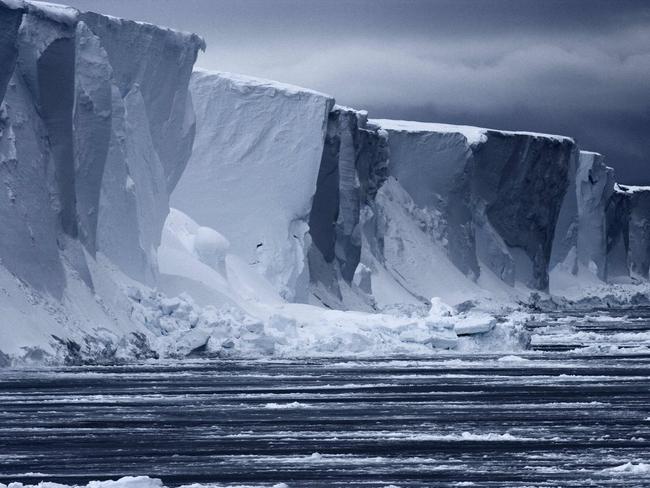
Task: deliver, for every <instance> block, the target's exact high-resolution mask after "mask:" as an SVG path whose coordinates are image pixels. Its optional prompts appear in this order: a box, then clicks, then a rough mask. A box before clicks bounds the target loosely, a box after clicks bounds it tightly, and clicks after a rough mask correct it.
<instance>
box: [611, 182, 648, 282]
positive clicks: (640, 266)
mask: <svg viewBox="0 0 650 488" xmlns="http://www.w3.org/2000/svg"><path fill="white" fill-rule="evenodd" d="M612 207H613V209H612V214H613V215H611V216H610V220H611V227H612V229H611V233H610V235H609V237H610V239H611V241H612V242H611V247H612V249H611V251H610V255H611V258H610V259H612V260H615V262H616V263H619V261H620V260H621V255H622V254H624V250H621V249H620V246H621V243H622V244H623V246H625V244H627V253H626V254H627V268H628V270H629V272H630V274H631V275H632V276H633V277H636V278H643V279H648V271H649V269H650V187H641V186H628V185H616V193H615V197H614V201H613V202H612ZM616 224H618V225H616ZM621 224H622V225H621ZM626 232H627V236H626V235H625V234H626ZM621 234H622V235H621ZM626 237H627V239H626ZM617 238H618V239H617ZM617 240H618V241H621V242H617ZM617 244H618V247H619V249H618V250H617ZM623 249H624V248H623ZM619 266H620V264H619Z"/></svg>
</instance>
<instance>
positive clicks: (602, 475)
mask: <svg viewBox="0 0 650 488" xmlns="http://www.w3.org/2000/svg"><path fill="white" fill-rule="evenodd" d="M619 315H620V314H619ZM547 318H548V320H549V321H550V322H549V323H543V322H539V321H538V322H536V323H532V324H531V326H530V329H531V331H532V332H533V335H534V340H533V341H532V345H531V350H530V351H529V352H527V353H526V354H517V355H512V356H503V355H471V356H467V355H465V356H454V355H452V354H446V355H442V356H437V357H436V358H433V359H430V360H410V359H408V358H401V359H378V360H373V361H365V360H364V361H356V360H349V359H347V360H316V361H305V360H301V361H284V360H283V361H202V360H197V361H187V362H182V363H158V364H142V365H132V366H112V367H64V368H50V369H40V370H20V371H16V370H13V371H2V372H0V406H1V408H0V483H9V482H12V481H20V482H23V483H31V484H33V483H37V482H40V481H42V480H47V481H55V482H59V483H64V484H68V485H73V484H84V485H85V484H86V483H88V482H89V481H90V480H104V479H118V478H120V477H122V476H125V475H132V476H136V475H143V476H150V477H154V478H160V479H162V481H163V483H164V484H165V485H166V486H178V485H184V484H191V483H201V484H205V485H212V486H215V485H216V486H240V485H251V486H273V485H274V484H278V483H286V485H287V486H289V487H316V486H319V487H320V486H328V487H334V486H368V487H374V486H384V487H385V486H390V485H394V486H400V487H411V486H491V487H505V486H521V487H523V486H527V487H531V486H535V487H545V486H549V487H550V486H554V487H555V486H561V487H570V486H624V487H641V486H650V466H649V464H648V463H650V354H648V353H647V352H644V350H643V349H642V348H639V347H637V346H638V345H639V344H637V343H634V342H632V343H631V342H630V341H631V340H632V339H634V338H635V337H636V336H634V334H643V333H645V331H647V330H648V327H647V319H642V318H639V319H634V318H630V319H629V320H627V319H625V320H621V319H620V318H618V319H616V320H613V321H611V322H610V321H609V317H608V316H607V315H606V314H605V315H604V316H602V317H600V318H598V319H597V320H595V321H593V322H589V323H588V324H586V323H582V325H580V326H577V327H572V325H571V324H572V321H573V320H574V318H571V317H563V316H560V315H555V316H547ZM575 320H577V318H576V319H575ZM643 324H646V326H644V325H643ZM560 331H564V332H563V333H560ZM581 334H582V335H581ZM585 334H586V335H585ZM599 334H600V336H602V337H605V338H606V337H607V336H608V335H610V334H614V337H617V334H618V335H620V334H632V335H631V336H629V335H626V336H620V337H622V338H623V342H622V343H623V344H625V345H628V346H632V347H622V348H618V349H613V350H612V349H611V348H610V349H602V348H601V347H600V346H599V345H596V346H594V344H593V341H595V340H596V337H597V336H598V335H599ZM561 336H565V337H567V338H568V339H567V341H566V342H567V344H564V345H563V344H562V341H561V339H560V337H561ZM639 337H640V336H639ZM576 341H577V342H578V343H580V344H581V345H586V346H587V347H586V348H585V349H582V350H578V351H575V350H573V351H572V350H568V349H572V347H569V345H572V346H575V344H574V343H576ZM569 343H571V344H569ZM601 349H602V350H604V351H605V352H598V351H600V350H601ZM436 354H438V353H436Z"/></svg>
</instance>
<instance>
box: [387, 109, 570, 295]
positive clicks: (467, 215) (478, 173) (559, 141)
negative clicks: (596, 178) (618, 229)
mask: <svg viewBox="0 0 650 488" xmlns="http://www.w3.org/2000/svg"><path fill="white" fill-rule="evenodd" d="M375 123H376V124H378V125H379V126H381V127H382V128H384V129H385V130H386V131H387V132H388V140H389V146H390V153H391V159H390V165H389V172H390V174H391V175H392V176H394V177H395V179H396V180H397V181H398V182H399V184H400V185H401V186H402V187H403V188H404V189H405V190H406V191H407V192H408V194H409V195H410V196H411V197H412V199H413V201H414V203H415V205H417V206H418V207H419V208H421V209H424V210H426V211H428V212H433V213H434V214H435V215H437V220H438V222H437V224H436V225H437V227H438V230H437V232H438V233H439V241H440V242H441V244H442V245H443V247H444V248H445V249H446V252H447V254H448V256H449V258H450V259H451V261H452V262H453V263H454V264H455V265H456V267H457V268H458V269H459V270H460V271H461V272H463V273H464V274H466V275H467V276H469V277H471V278H473V279H475V280H476V279H478V278H479V276H480V275H481V274H482V273H483V272H484V270H489V272H491V273H493V274H494V275H496V276H497V277H498V278H499V279H500V280H502V281H503V282H505V283H506V284H508V285H510V286H514V285H515V283H522V284H523V285H525V286H528V287H530V288H533V289H540V290H545V289H547V288H548V264H549V261H550V256H551V249H552V244H553V236H554V234H555V226H556V223H557V220H558V215H559V212H560V207H561V204H562V200H563V198H564V195H565V193H566V191H567V189H568V186H569V177H568V170H569V165H570V161H571V158H572V157H574V153H575V150H576V148H575V143H574V142H573V141H572V140H571V139H569V138H564V137H556V136H546V135H540V134H530V133H519V132H503V131H494V130H488V129H478V128H473V127H459V126H446V125H441V124H423V123H409V122H400V121H388V120H377V121H375Z"/></svg>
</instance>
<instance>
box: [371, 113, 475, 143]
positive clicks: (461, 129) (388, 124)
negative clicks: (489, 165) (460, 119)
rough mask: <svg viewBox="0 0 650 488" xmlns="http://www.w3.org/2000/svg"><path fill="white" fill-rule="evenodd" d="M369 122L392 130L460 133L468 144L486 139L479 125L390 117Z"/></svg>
mask: <svg viewBox="0 0 650 488" xmlns="http://www.w3.org/2000/svg"><path fill="white" fill-rule="evenodd" d="M370 123H372V124H376V125H378V126H379V127H381V128H383V129H384V130H388V131H393V132H413V133H419V132H425V133H426V132H437V133H442V134H447V133H451V134H461V135H462V136H463V137H465V139H466V141H467V144H468V145H473V144H480V143H482V142H485V141H487V134H486V132H487V129H484V128H481V127H471V126H467V125H451V124H439V123H434V122H415V121H410V120H390V119H370Z"/></svg>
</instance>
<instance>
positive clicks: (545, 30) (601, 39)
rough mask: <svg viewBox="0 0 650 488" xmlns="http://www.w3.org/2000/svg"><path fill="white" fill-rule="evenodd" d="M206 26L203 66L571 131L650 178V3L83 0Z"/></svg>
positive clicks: (626, 174)
mask: <svg viewBox="0 0 650 488" xmlns="http://www.w3.org/2000/svg"><path fill="white" fill-rule="evenodd" d="M69 3H70V4H72V5H74V6H77V7H79V8H82V9H88V10H96V11H100V12H104V13H109V14H114V15H118V16H122V17H128V18H136V19H140V20H146V21H149V22H154V23H158V24H163V25H167V26H170V27H174V28H179V29H182V30H188V31H193V32H197V33H199V34H201V35H202V36H203V37H204V38H205V39H206V41H207V44H208V50H207V51H206V53H205V54H203V55H202V56H201V58H200V59H199V61H198V65H199V66H202V67H205V68H209V69H216V70H221V71H233V72H240V73H245V74H250V75H255V76H260V77H266V78H271V79H276V80H280V81H284V82H288V83H293V84H297V85H302V86H307V87H310V88H314V89H317V90H321V91H324V92H326V93H330V94H332V95H334V96H335V97H336V99H337V101H338V102H339V103H342V104H346V105H350V106H353V107H356V108H366V109H368V110H369V111H370V114H371V116H374V117H392V118H404V119H414V120H425V121H426V120H429V121H436V122H449V123H459V124H470V125H479V126H487V127H493V128H500V129H517V130H528V131H536V132H549V133H561V134H566V135H571V136H573V137H575V138H576V139H578V141H579V142H580V144H581V146H583V147H584V148H586V149H590V150H595V151H599V152H602V153H604V154H606V155H607V156H608V161H609V163H610V164H611V165H612V166H614V167H615V168H616V171H617V175H618V179H619V180H620V181H623V182H627V183H636V184H650V156H649V155H650V3H649V2H646V1H631V0H618V1H604V0H545V1H538V0H498V1H497V0H473V1H466V0H453V1H446V0H444V1H443V0H441V1H435V0H432V1H418V0H391V1H389V0H346V1H343V0H335V1H316V0H313V1H312V0H227V1H226V0H223V1H222V0H72V1H70V2H69Z"/></svg>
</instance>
